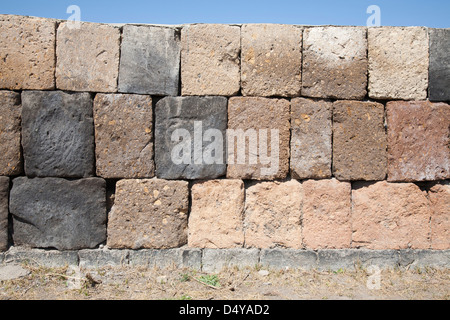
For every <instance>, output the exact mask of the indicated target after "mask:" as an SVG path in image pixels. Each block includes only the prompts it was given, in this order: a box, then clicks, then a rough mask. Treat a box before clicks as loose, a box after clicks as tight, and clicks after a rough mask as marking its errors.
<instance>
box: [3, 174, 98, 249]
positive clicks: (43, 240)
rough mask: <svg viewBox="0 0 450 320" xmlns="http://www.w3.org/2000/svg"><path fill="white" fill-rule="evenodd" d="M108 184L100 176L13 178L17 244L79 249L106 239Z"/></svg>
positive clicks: (12, 208)
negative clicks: (70, 179)
mask: <svg viewBox="0 0 450 320" xmlns="http://www.w3.org/2000/svg"><path fill="white" fill-rule="evenodd" d="M105 189H106V183H105V181H104V180H103V179H100V178H87V179H81V180H73V181H69V180H65V179H60V178H35V179H28V178H26V177H19V178H16V179H14V180H13V187H12V190H11V196H10V206H9V208H10V211H11V214H12V217H13V228H14V234H13V240H14V244H15V245H18V246H20V245H26V246H30V247H33V248H43V249H46V248H56V249H58V250H78V249H89V248H95V247H96V246H98V245H99V244H101V243H102V242H104V241H105V240H106V191H105Z"/></svg>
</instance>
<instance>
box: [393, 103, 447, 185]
mask: <svg viewBox="0 0 450 320" xmlns="http://www.w3.org/2000/svg"><path fill="white" fill-rule="evenodd" d="M386 109H387V123H388V145H389V148H388V150H389V151H388V163H389V165H388V180H389V181H411V182H412V181H424V180H443V179H448V178H450V151H449V144H450V105H448V104H446V103H431V102H429V101H423V102H420V101H411V102H405V101H398V102H388V103H387V107H386Z"/></svg>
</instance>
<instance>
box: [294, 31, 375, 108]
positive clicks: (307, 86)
mask: <svg viewBox="0 0 450 320" xmlns="http://www.w3.org/2000/svg"><path fill="white" fill-rule="evenodd" d="M366 33H367V32H366V28H363V27H313V28H307V29H305V31H304V35H303V36H304V39H303V80H302V96H307V97H314V98H334V99H348V100H352V99H358V100H361V99H363V98H364V97H365V96H366V94H367V91H366V88H367V69H368V61H367V34H366Z"/></svg>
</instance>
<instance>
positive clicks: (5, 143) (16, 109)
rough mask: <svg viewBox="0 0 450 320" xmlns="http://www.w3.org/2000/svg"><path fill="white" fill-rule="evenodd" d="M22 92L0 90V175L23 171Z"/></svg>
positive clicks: (12, 174) (16, 173)
mask: <svg viewBox="0 0 450 320" xmlns="http://www.w3.org/2000/svg"><path fill="white" fill-rule="evenodd" d="M21 113H22V106H21V105H20V94H18V93H16V92H11V91H0V153H1V155H2V156H1V157H0V175H5V176H14V175H18V174H21V173H22V151H21V147H20V130H21Z"/></svg>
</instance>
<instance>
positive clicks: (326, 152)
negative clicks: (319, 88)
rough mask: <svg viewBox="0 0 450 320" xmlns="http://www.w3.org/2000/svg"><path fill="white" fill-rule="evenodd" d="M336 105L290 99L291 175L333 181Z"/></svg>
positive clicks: (322, 101) (297, 177) (323, 101)
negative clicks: (333, 136) (333, 120)
mask: <svg viewBox="0 0 450 320" xmlns="http://www.w3.org/2000/svg"><path fill="white" fill-rule="evenodd" d="M332 116H333V104H332V103H331V102H329V101H325V100H320V101H315V100H311V99H304V98H295V99H292V100H291V161H290V167H291V174H292V177H293V178H295V179H300V180H303V179H324V178H331V154H332V146H331V140H332V138H331V137H332V133H333V129H332V127H333V122H332Z"/></svg>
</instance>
